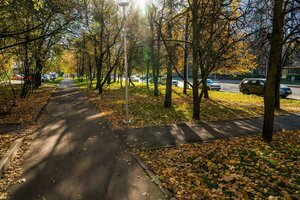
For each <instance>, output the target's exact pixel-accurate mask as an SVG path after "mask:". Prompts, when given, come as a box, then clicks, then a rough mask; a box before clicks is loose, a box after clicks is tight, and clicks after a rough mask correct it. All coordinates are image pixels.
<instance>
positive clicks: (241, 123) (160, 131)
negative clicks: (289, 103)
mask: <svg viewBox="0 0 300 200" xmlns="http://www.w3.org/2000/svg"><path fill="white" fill-rule="evenodd" d="M262 127H263V119H262V118H253V119H243V120H228V121H217V122H201V123H182V124H177V125H175V124H174V125H168V126H161V127H146V128H134V129H128V130H125V131H124V132H125V133H124V134H123V135H126V139H125V140H126V143H127V144H129V145H130V146H133V147H135V148H137V149H156V148H162V147H170V146H176V145H180V144H186V143H193V142H200V143H201V142H210V141H213V140H216V139H228V138H233V137H243V136H250V135H259V134H261V130H262ZM283 129H284V130H300V115H297V114H291V115H282V116H277V117H276V118H275V127H274V130H275V132H278V131H281V130H283Z"/></svg>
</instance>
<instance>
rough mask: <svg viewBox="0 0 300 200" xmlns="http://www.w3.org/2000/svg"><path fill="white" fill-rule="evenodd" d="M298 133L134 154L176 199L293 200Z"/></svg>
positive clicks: (297, 185) (298, 183) (298, 173)
mask: <svg viewBox="0 0 300 200" xmlns="http://www.w3.org/2000/svg"><path fill="white" fill-rule="evenodd" d="M299 150H300V131H293V132H291V131H290V132H286V131H283V132H281V133H278V134H276V135H275V136H274V141H273V142H272V143H271V144H266V143H265V142H263V141H262V140H261V137H259V136H254V137H244V138H233V139H229V140H217V141H215V142H212V143H209V144H187V145H182V146H178V147H175V148H166V149H159V150H148V151H142V152H139V153H138V154H139V156H140V157H141V158H142V159H143V160H144V161H145V162H146V163H147V164H148V165H149V166H150V168H151V170H152V171H153V172H154V173H155V174H156V175H157V176H158V177H159V178H160V179H161V181H162V182H163V186H164V187H166V188H168V189H170V190H171V191H172V192H173V193H174V194H175V196H176V197H177V198H178V199H225V198H228V199H299V198H300V193H299V191H300V170H299V166H300V160H299V157H300V151H299Z"/></svg>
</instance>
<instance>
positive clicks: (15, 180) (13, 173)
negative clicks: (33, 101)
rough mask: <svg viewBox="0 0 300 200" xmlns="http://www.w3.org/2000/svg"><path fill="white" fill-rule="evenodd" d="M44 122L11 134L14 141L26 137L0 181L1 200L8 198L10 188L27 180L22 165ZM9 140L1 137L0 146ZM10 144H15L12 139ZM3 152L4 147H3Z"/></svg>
mask: <svg viewBox="0 0 300 200" xmlns="http://www.w3.org/2000/svg"><path fill="white" fill-rule="evenodd" d="M42 120H43V118H42V117H41V118H39V120H38V122H37V123H36V124H33V125H30V126H27V127H26V129H23V130H19V131H15V132H14V133H10V134H9V135H10V136H11V137H14V139H17V138H19V137H24V141H23V143H22V145H21V147H20V149H19V151H18V152H17V154H16V155H15V157H14V158H13V160H12V161H11V163H10V165H9V166H8V167H7V169H6V172H5V173H4V175H3V177H1V179H0V200H4V199H7V198H8V193H7V190H8V188H9V187H10V186H12V185H15V184H20V183H23V182H25V181H26V180H25V179H24V178H23V177H22V176H21V174H22V168H21V167H20V166H21V163H22V162H23V159H24V158H25V156H26V152H27V151H28V149H29V147H30V145H31V143H32V141H33V137H32V136H33V135H32V134H34V133H35V132H36V131H37V129H38V128H39V127H40V123H41V121H42ZM5 141H7V140H4V138H3V137H2V136H0V145H2V144H3V142H5ZM10 142H13V141H12V140H11V139H10ZM1 152H3V151H2V147H1Z"/></svg>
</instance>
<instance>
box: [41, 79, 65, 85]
mask: <svg viewBox="0 0 300 200" xmlns="http://www.w3.org/2000/svg"><path fill="white" fill-rule="evenodd" d="M63 79H64V78H63V77H58V78H57V79H55V80H53V81H47V82H46V83H45V84H50V85H57V84H59V83H60V82H61V81H62V80H63Z"/></svg>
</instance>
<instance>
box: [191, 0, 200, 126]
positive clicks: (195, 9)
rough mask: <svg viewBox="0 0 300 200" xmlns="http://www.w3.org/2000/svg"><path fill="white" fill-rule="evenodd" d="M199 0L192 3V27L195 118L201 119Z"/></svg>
mask: <svg viewBox="0 0 300 200" xmlns="http://www.w3.org/2000/svg"><path fill="white" fill-rule="evenodd" d="M198 19H199V16H198V1H193V3H192V28H193V41H192V45H193V119H195V120H200V98H199V88H198V74H199V48H198V45H199V40H200V27H199V26H198Z"/></svg>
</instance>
